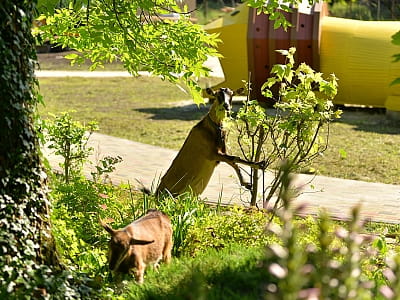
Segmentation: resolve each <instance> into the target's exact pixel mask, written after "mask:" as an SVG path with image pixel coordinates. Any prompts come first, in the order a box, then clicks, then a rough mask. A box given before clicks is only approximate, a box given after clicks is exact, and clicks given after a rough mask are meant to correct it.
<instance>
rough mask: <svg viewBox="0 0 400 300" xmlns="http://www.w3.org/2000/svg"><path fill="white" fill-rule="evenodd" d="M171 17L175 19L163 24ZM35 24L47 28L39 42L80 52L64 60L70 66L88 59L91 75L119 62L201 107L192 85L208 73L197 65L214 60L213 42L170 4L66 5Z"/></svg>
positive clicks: (120, 0) (122, 1)
mask: <svg viewBox="0 0 400 300" xmlns="http://www.w3.org/2000/svg"><path fill="white" fill-rule="evenodd" d="M138 11H139V12H141V13H137V12H138ZM171 12H177V13H179V14H180V18H178V20H173V21H169V20H167V19H164V18H163V15H165V14H169V13H171ZM41 19H46V24H47V25H46V26H42V27H40V31H41V33H42V38H43V39H49V40H50V41H52V42H55V43H57V44H59V45H62V46H63V47H66V46H68V47H71V48H73V49H75V50H78V51H79V52H81V55H76V54H71V55H69V56H68V58H69V59H71V60H72V62H73V63H75V62H77V63H80V62H83V60H84V59H85V58H86V59H90V60H91V61H92V67H91V68H92V69H95V68H96V67H98V66H101V65H102V64H103V63H104V62H112V61H115V60H119V61H121V62H122V63H123V64H124V67H125V68H126V69H127V70H128V71H129V72H130V73H132V74H137V72H138V71H139V70H146V71H149V72H151V73H152V74H154V75H161V76H162V77H163V78H165V79H168V80H170V81H172V82H176V83H178V82H180V81H182V82H183V83H184V84H185V85H186V86H187V87H188V88H189V91H190V92H191V94H192V96H193V98H194V101H195V102H196V103H200V102H202V101H203V100H202V98H201V97H200V88H199V87H198V86H197V83H196V81H197V80H198V78H199V77H200V76H203V75H205V74H207V73H208V69H207V68H205V67H203V66H202V64H203V62H204V61H205V60H206V59H207V56H208V55H217V53H216V50H215V49H214V48H212V47H214V46H215V45H216V42H217V41H218V40H217V38H216V36H215V35H210V34H207V33H206V32H205V31H204V30H203V29H202V28H201V27H200V26H199V25H196V24H193V23H192V22H190V20H189V19H188V18H187V13H185V12H184V11H182V10H181V8H179V7H178V5H177V4H176V2H175V1H173V0H163V1H157V2H154V1H150V0H146V1H141V2H138V1H126V0H118V1H115V0H114V1H97V0H95V1H90V4H89V5H81V6H80V5H75V6H74V5H72V4H70V6H69V7H68V8H61V9H58V10H57V11H56V13H55V14H54V15H47V16H42V17H41ZM71 24H75V25H73V26H72V25H71Z"/></svg>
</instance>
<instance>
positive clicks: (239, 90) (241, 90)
mask: <svg viewBox="0 0 400 300" xmlns="http://www.w3.org/2000/svg"><path fill="white" fill-rule="evenodd" d="M243 93H244V88H242V87H241V88H240V89H237V90H236V91H234V92H233V95H239V96H241V95H243Z"/></svg>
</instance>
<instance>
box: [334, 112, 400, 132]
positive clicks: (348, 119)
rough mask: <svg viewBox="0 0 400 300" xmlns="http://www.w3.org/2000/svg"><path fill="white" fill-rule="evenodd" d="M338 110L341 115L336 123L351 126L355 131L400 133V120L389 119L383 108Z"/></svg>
mask: <svg viewBox="0 0 400 300" xmlns="http://www.w3.org/2000/svg"><path fill="white" fill-rule="evenodd" d="M339 108H340V109H341V110H342V111H343V114H342V117H341V118H340V119H339V120H338V121H337V122H340V123H345V124H349V125H352V126H354V129H355V130H359V131H366V132H375V133H381V134H399V133H400V120H393V119H391V118H390V117H389V116H387V115H386V110H385V109H384V108H357V107H339Z"/></svg>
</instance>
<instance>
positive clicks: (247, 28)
mask: <svg viewBox="0 0 400 300" xmlns="http://www.w3.org/2000/svg"><path fill="white" fill-rule="evenodd" d="M286 17H287V19H288V20H289V21H290V22H291V23H292V24H293V25H294V26H293V27H291V28H289V29H288V31H284V30H283V29H281V28H280V29H277V30H274V28H273V21H269V20H268V16H266V15H263V14H261V15H257V13H256V11H255V10H254V9H252V8H250V7H248V6H247V4H246V3H244V4H242V5H240V6H238V7H237V8H236V9H235V10H234V11H233V12H232V13H230V14H227V15H226V16H224V17H222V18H219V19H217V20H215V21H213V22H211V23H209V24H207V25H205V30H207V31H208V32H210V33H220V38H221V40H222V43H221V44H220V45H219V48H218V50H219V52H220V53H221V54H222V55H223V58H221V60H220V61H221V65H222V69H223V71H224V75H225V81H224V82H222V83H220V84H219V85H218V86H217V87H219V86H228V87H230V88H231V89H237V88H240V87H241V86H243V80H248V79H249V74H250V79H251V83H252V87H253V94H252V97H256V98H257V99H260V97H262V96H261V92H260V88H261V85H262V84H263V83H264V82H265V81H266V79H267V78H268V77H269V73H270V70H271V67H272V66H273V65H274V64H276V63H283V61H282V56H281V55H280V54H279V53H277V52H276V51H275V50H277V49H288V48H289V47H292V46H294V47H296V48H297V51H296V61H297V62H298V63H300V62H305V63H307V64H308V65H310V66H311V67H313V68H314V69H315V70H319V71H320V72H322V73H324V74H325V75H327V74H331V73H334V74H335V75H336V76H337V77H338V78H339V92H338V95H337V96H336V98H335V100H334V102H335V104H349V105H363V106H372V107H384V108H386V109H387V110H389V111H394V112H399V113H400V85H393V86H390V83H391V82H392V81H393V80H394V79H395V78H397V77H400V63H394V62H393V55H394V54H396V53H400V48H399V47H398V46H395V45H393V44H392V43H391V36H392V35H393V34H395V33H396V32H397V31H399V30H400V22H395V21H358V20H351V19H342V18H334V17H329V16H327V7H326V5H324V4H322V3H317V4H315V5H314V6H313V7H308V6H300V7H299V8H298V9H296V10H294V12H292V13H290V14H287V15H286Z"/></svg>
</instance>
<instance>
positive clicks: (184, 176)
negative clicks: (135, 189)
mask: <svg viewBox="0 0 400 300" xmlns="http://www.w3.org/2000/svg"><path fill="white" fill-rule="evenodd" d="M206 91H207V93H208V94H209V95H211V96H212V97H214V98H215V99H214V101H213V102H212V105H211V108H210V110H209V112H208V113H207V115H206V116H205V117H204V118H203V119H202V120H201V121H200V122H199V123H197V125H195V126H194V127H193V128H192V130H191V131H190V133H189V135H188V137H187V138H186V140H185V142H184V144H183V146H182V148H181V150H180V151H179V152H178V154H177V156H176V157H175V159H174V160H173V162H172V164H171V166H170V167H169V169H168V170H167V172H166V173H165V175H164V176H163V177H162V178H161V181H160V184H159V186H158V188H157V190H156V194H157V195H159V194H161V193H163V192H167V193H170V194H172V195H173V196H177V195H179V194H182V193H184V192H185V191H188V190H191V191H192V192H193V193H194V194H195V195H199V194H201V193H202V192H203V191H204V189H205V188H206V186H207V184H208V182H209V180H210V178H211V175H212V174H213V172H214V169H215V167H216V166H217V165H218V163H219V162H221V161H222V162H225V163H227V164H229V165H230V166H232V167H233V168H234V169H235V171H236V174H237V176H238V178H239V181H240V184H241V185H242V186H244V187H246V188H248V189H249V188H250V187H251V185H250V184H249V183H247V182H245V181H244V179H243V176H242V174H241V172H240V168H239V166H238V165H237V163H241V164H245V165H248V166H252V167H256V168H259V166H258V165H257V164H254V163H250V162H247V161H245V160H243V159H241V158H239V157H237V156H232V155H228V154H226V141H225V139H226V136H225V131H224V130H223V128H222V122H223V120H224V119H225V118H226V116H227V113H228V112H229V111H230V109H231V105H232V96H233V95H234V92H232V91H231V90H230V89H228V88H220V89H219V90H218V91H216V92H214V91H213V90H211V89H207V90H206Z"/></svg>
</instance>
